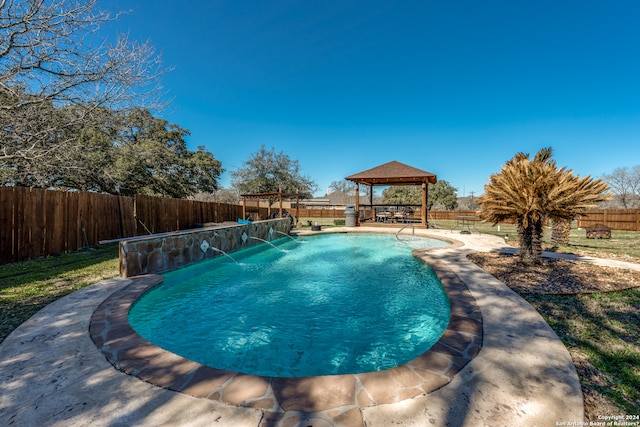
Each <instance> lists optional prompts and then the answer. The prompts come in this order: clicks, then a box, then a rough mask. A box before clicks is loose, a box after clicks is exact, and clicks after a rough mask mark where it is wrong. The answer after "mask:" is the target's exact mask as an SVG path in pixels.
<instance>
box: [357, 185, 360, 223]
mask: <svg viewBox="0 0 640 427" xmlns="http://www.w3.org/2000/svg"><path fill="white" fill-rule="evenodd" d="M359 226H360V184H358V183H357V182H356V227H359Z"/></svg>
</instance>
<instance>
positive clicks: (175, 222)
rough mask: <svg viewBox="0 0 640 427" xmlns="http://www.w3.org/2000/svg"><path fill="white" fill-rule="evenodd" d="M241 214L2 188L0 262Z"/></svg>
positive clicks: (186, 204)
mask: <svg viewBox="0 0 640 427" xmlns="http://www.w3.org/2000/svg"><path fill="white" fill-rule="evenodd" d="M241 215H242V206H239V205H228V204H224V203H210V202H199V201H194V200H180V199H167V198H161V197H148V196H137V197H135V198H134V197H123V196H113V195H106V194H97V193H89V192H64V191H51V190H40V189H30V188H22V187H0V263H7V262H15V261H21V260H25V259H33V258H38V257H41V256H46V255H55V254H60V253H63V252H69V251H74V250H77V249H80V248H83V247H87V246H95V245H97V244H98V242H100V241H102V240H112V239H121V238H125V237H131V236H137V235H144V234H149V233H162V232H167V231H176V230H180V229H185V228H191V227H194V226H195V225H197V224H203V223H207V222H224V221H235V220H237V219H238V218H239V217H240V216H241Z"/></svg>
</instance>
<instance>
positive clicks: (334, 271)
mask: <svg viewBox="0 0 640 427" xmlns="http://www.w3.org/2000/svg"><path fill="white" fill-rule="evenodd" d="M404 239H406V237H405V238H404ZM271 243H272V244H273V245H274V246H276V247H275V248H274V247H272V246H269V245H267V244H261V245H259V247H256V248H251V249H246V250H242V251H239V252H234V253H233V254H231V255H232V256H233V258H234V259H236V260H237V261H238V263H237V264H236V263H234V262H233V260H231V259H229V258H228V257H223V256H221V257H217V258H215V259H212V260H209V261H205V262H202V263H199V264H196V265H193V266H190V267H186V268H183V269H180V270H177V271H174V272H170V273H167V274H166V275H165V278H166V279H165V282H164V284H163V285H161V286H159V287H157V288H155V289H153V290H151V291H150V292H148V293H146V294H145V295H144V296H143V297H142V298H141V299H140V300H139V301H137V302H136V303H135V305H134V306H133V307H132V309H131V312H130V313H129V322H130V324H131V326H132V327H133V328H134V329H135V330H136V332H138V333H139V334H140V335H141V336H143V337H144V338H146V339H147V340H149V341H151V342H153V343H154V344H156V345H158V346H160V347H162V348H165V349H167V350H169V351H172V352H174V353H176V354H179V355H181V356H183V357H185V358H187V359H190V360H193V361H196V362H199V363H202V364H204V365H207V366H211V367H215V368H219V369H227V370H232V371H238V372H243V373H248V374H254V375H263V376H278V377H298V376H312V375H314V376H315V375H329V374H347V373H360V372H370V371H378V370H382V369H388V368H391V367H394V366H397V365H400V364H403V363H406V362H408V361H410V360H411V359H413V358H415V357H417V356H419V355H420V354H422V353H424V352H425V351H427V350H428V349H429V348H430V347H431V346H432V345H433V344H434V343H435V342H437V341H438V339H439V338H440V336H441V335H442V333H443V332H444V330H445V329H446V327H447V324H448V322H449V313H450V310H449V300H448V298H447V296H446V293H445V292H444V290H443V288H442V286H441V284H440V282H439V280H438V279H437V277H436V275H435V274H434V272H433V271H432V270H431V269H430V268H429V267H428V266H427V265H426V264H424V263H423V262H421V261H419V260H417V259H415V258H414V257H413V256H411V250H412V249H413V248H416V247H436V246H444V245H447V243H445V242H441V241H438V240H433V239H416V240H413V241H411V242H407V241H404V242H399V241H398V240H396V238H395V236H394V235H373V234H356V233H349V234H326V235H318V236H311V237H305V238H304V239H301V242H300V241H299V242H295V241H292V240H291V239H289V238H287V237H283V238H281V239H277V240H274V241H272V242H271Z"/></svg>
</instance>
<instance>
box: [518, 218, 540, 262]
mask: <svg viewBox="0 0 640 427" xmlns="http://www.w3.org/2000/svg"><path fill="white" fill-rule="evenodd" d="M518 235H519V238H520V251H519V252H518V256H519V257H520V261H521V262H523V263H525V264H540V263H541V262H542V220H537V221H534V220H532V219H529V224H528V226H527V227H524V226H523V225H522V222H519V223H518Z"/></svg>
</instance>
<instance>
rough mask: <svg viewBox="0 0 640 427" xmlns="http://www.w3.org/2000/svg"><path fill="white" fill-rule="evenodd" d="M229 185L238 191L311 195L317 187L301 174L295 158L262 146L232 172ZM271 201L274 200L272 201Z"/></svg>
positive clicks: (241, 192) (305, 196)
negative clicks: (280, 191)
mask: <svg viewBox="0 0 640 427" xmlns="http://www.w3.org/2000/svg"><path fill="white" fill-rule="evenodd" d="M231 186H232V187H233V188H234V189H235V190H236V191H237V192H238V193H240V194H259V193H277V192H278V191H279V190H282V192H283V193H292V194H293V193H296V192H298V193H299V194H300V197H302V198H307V197H311V196H312V194H313V192H314V191H315V190H316V189H317V185H316V183H315V182H313V181H312V180H311V178H309V177H307V176H304V175H303V174H302V171H301V170H300V165H299V164H298V161H297V160H292V159H291V158H290V157H289V156H287V155H286V154H284V153H283V152H280V153H276V152H275V149H274V148H271V150H267V149H266V148H265V147H264V145H263V146H262V147H261V148H260V149H259V150H258V151H256V152H255V153H253V154H251V155H250V156H249V159H248V160H247V161H246V162H245V163H244V165H243V166H242V167H240V168H239V169H238V170H236V171H233V172H231ZM272 202H273V200H272Z"/></svg>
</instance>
